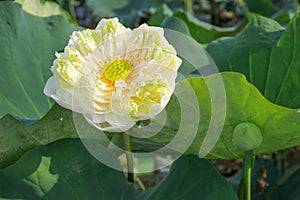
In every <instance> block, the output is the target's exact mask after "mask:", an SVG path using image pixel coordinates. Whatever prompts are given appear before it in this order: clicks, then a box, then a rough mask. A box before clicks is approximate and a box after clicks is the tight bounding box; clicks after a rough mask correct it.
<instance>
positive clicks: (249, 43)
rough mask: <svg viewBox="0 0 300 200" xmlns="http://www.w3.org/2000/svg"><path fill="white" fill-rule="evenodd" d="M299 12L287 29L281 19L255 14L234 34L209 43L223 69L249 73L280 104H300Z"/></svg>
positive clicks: (248, 75) (287, 105)
mask: <svg viewBox="0 0 300 200" xmlns="http://www.w3.org/2000/svg"><path fill="white" fill-rule="evenodd" d="M299 35H300V17H299V12H298V13H297V14H296V15H295V16H294V18H293V20H292V21H291V22H290V24H289V25H288V26H287V28H286V29H285V30H284V28H283V27H281V26H280V25H279V24H278V23H277V22H275V21H274V20H272V19H268V18H264V17H254V18H253V19H252V20H251V22H250V23H249V25H248V26H247V27H246V28H245V29H244V30H243V31H242V32H240V33H239V34H238V35H236V36H235V37H233V38H227V39H223V40H222V39H221V40H217V41H215V42H213V43H211V44H209V45H208V46H207V47H206V50H207V51H208V52H209V54H210V56H212V58H213V60H214V61H215V63H216V64H217V66H218V68H219V70H220V71H236V72H240V73H243V74H245V76H246V77H247V80H248V81H249V82H250V83H253V84H254V85H255V86H256V87H257V88H258V89H259V91H260V92H261V93H262V94H263V95H264V96H265V97H266V98H267V99H268V100H270V101H271V102H273V103H276V104H278V105H282V106H286V107H290V108H299V107H300V40H299V38H298V37H299Z"/></svg>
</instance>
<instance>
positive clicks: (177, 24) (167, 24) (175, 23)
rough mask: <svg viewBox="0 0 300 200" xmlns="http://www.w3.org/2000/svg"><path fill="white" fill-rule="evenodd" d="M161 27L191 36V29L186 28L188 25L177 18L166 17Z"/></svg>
mask: <svg viewBox="0 0 300 200" xmlns="http://www.w3.org/2000/svg"><path fill="white" fill-rule="evenodd" d="M160 26H161V27H163V28H167V29H171V30H175V31H178V32H181V33H183V34H186V35H189V36H190V32H189V29H188V27H187V26H186V24H185V23H184V22H183V21H182V20H181V19H179V18H177V17H166V18H165V19H164V20H163V21H162V23H161V25H160Z"/></svg>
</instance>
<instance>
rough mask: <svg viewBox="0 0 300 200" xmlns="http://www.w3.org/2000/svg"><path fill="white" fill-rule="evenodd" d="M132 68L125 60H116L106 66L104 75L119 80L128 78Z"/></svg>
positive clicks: (111, 79)
mask: <svg viewBox="0 0 300 200" xmlns="http://www.w3.org/2000/svg"><path fill="white" fill-rule="evenodd" d="M130 70H131V66H130V64H129V63H128V62H126V61H124V60H114V61H112V62H111V63H109V64H108V65H106V66H105V68H104V72H103V75H104V77H105V78H106V79H108V80H110V81H117V80H120V79H123V78H126V77H127V75H128V74H129V72H130Z"/></svg>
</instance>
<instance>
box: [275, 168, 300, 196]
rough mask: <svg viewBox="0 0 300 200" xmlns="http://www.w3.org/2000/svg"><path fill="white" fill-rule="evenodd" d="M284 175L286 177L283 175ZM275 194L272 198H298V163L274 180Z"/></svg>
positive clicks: (299, 182)
mask: <svg viewBox="0 0 300 200" xmlns="http://www.w3.org/2000/svg"><path fill="white" fill-rule="evenodd" d="M283 176H286V177H283ZM276 184H277V185H276V187H275V188H274V189H275V194H274V196H272V200H280V199H286V200H294V199H299V198H300V193H299V189H300V170H299V163H297V164H296V165H294V166H293V167H291V168H290V169H289V170H288V171H286V173H285V174H283V175H282V176H281V177H280V178H279V179H278V180H277V181H276Z"/></svg>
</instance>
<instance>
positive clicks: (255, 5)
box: [244, 0, 276, 17]
mask: <svg viewBox="0 0 300 200" xmlns="http://www.w3.org/2000/svg"><path fill="white" fill-rule="evenodd" d="M244 1H245V3H246V4H247V7H248V8H249V10H250V11H251V12H255V13H258V14H261V15H264V16H267V17H271V16H272V15H273V14H274V13H275V12H276V7H275V6H274V5H272V3H271V2H270V0H255V1H253V0H244Z"/></svg>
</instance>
